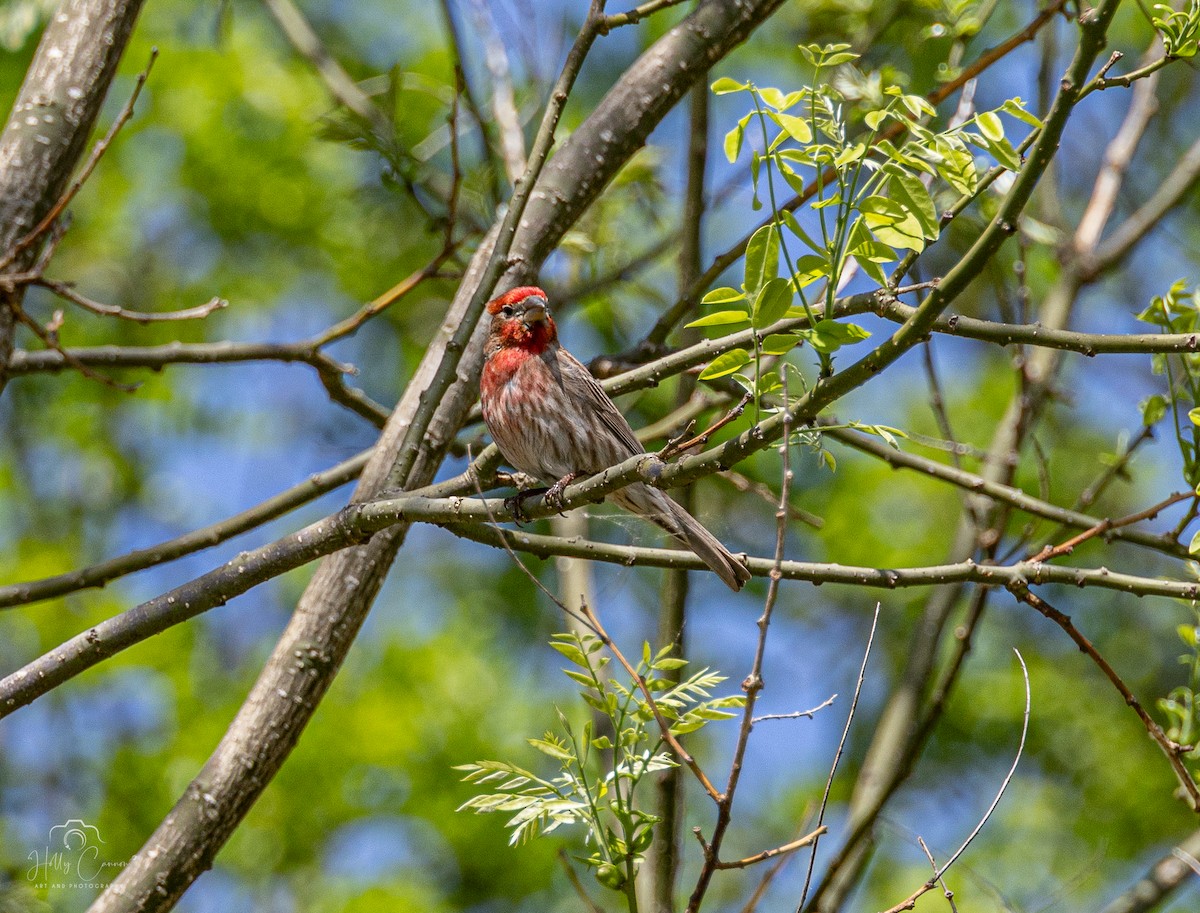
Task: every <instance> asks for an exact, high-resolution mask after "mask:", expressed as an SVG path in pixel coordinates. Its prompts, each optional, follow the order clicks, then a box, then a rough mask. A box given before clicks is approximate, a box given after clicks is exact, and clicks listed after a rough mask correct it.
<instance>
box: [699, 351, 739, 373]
mask: <svg viewBox="0 0 1200 913" xmlns="http://www.w3.org/2000/svg"><path fill="white" fill-rule="evenodd" d="M750 361H751V359H750V354H749V353H748V352H747V351H746V350H745V349H733V350H731V351H729V352H725V353H724V354H722V355H718V356H717V357H716V358H714V359H713V360H712V361H710V362H709V363H708V367H707V368H705V369H704V370H703V371H701V372H700V380H714V379H715V378H718V377H724V376H725V375H726V374H732V373H733V372H734V371H736V370H738V369H739V368H741V367H742V366H743V365H748V364H749V363H750Z"/></svg>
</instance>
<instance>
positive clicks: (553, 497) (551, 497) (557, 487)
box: [543, 472, 587, 513]
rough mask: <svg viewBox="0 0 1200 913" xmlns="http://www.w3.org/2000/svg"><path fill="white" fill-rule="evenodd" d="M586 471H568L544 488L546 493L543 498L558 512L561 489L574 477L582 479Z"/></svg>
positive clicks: (560, 510) (560, 504)
mask: <svg viewBox="0 0 1200 913" xmlns="http://www.w3.org/2000/svg"><path fill="white" fill-rule="evenodd" d="M586 475H587V473H586V472H569V473H567V474H566V475H565V476H563V477H562V478H561V479H559V480H558V481H557V482H555V483H554V484H553V485H551V486H550V487H549V488H547V489H546V494H545V497H544V499H543V500H545V502H546V503H547V504H549V505H550V506H551V507H553V508H554V509H555V510H556V511H558V512H559V513H562V509H563V491H564V490H565V489H566V487H567V486H568V485H570V484H571V483H572V482H574V481H575V480H576V479H582V478H583V477H584V476H586Z"/></svg>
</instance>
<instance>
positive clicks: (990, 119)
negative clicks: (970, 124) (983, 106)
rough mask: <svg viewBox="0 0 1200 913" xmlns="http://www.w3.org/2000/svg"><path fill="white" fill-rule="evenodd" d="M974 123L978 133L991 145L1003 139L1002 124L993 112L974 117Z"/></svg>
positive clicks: (985, 112)
mask: <svg viewBox="0 0 1200 913" xmlns="http://www.w3.org/2000/svg"><path fill="white" fill-rule="evenodd" d="M975 123H976V124H977V125H978V126H979V129H980V131H981V132H982V133H983V135H984V136H986V137H987V138H988V139H989V140H991V141H992V142H993V143H998V142H1000V140H1002V139H1004V124H1003V123H1002V122H1001V120H1000V118H999V117H998V116H997V115H996V113H995V112H994V111H984V112H983V113H981V114H977V115H976V116H975Z"/></svg>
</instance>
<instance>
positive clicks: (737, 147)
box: [725, 124, 746, 164]
mask: <svg viewBox="0 0 1200 913" xmlns="http://www.w3.org/2000/svg"><path fill="white" fill-rule="evenodd" d="M745 135H746V128H745V127H743V126H742V125H741V124H736V125H735V126H734V128H733V129H732V130H730V131H729V132H728V133H726V134H725V158H727V159H728V160H729V163H730V164H733V163H734V162H736V161H737V158H738V155H740V154H741V151H742V139H743V137H745Z"/></svg>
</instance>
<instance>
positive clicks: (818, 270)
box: [796, 254, 829, 288]
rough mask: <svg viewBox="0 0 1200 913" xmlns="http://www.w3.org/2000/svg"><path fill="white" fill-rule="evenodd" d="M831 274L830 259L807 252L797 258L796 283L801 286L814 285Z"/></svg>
mask: <svg viewBox="0 0 1200 913" xmlns="http://www.w3.org/2000/svg"><path fill="white" fill-rule="evenodd" d="M828 275H829V261H828V260H827V259H826V258H825V257H819V256H817V255H816V254H805V255H804V256H803V257H797V258H796V283H797V284H798V285H799V286H800V288H804V287H806V286H809V285H812V284H813V283H814V282H816V281H817V280H818V279H824V278H826V277H827V276H828Z"/></svg>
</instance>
